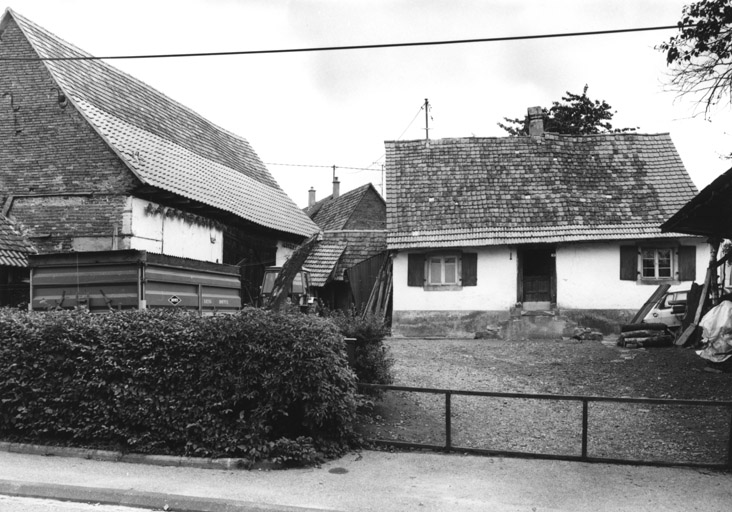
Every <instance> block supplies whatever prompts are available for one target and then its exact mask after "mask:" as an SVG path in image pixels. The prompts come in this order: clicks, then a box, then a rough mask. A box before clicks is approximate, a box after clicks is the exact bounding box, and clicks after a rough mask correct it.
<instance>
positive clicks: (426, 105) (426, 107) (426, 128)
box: [424, 98, 430, 140]
mask: <svg viewBox="0 0 732 512" xmlns="http://www.w3.org/2000/svg"><path fill="white" fill-rule="evenodd" d="M424 132H425V139H426V140H430V100H429V99H428V98H425V99H424Z"/></svg>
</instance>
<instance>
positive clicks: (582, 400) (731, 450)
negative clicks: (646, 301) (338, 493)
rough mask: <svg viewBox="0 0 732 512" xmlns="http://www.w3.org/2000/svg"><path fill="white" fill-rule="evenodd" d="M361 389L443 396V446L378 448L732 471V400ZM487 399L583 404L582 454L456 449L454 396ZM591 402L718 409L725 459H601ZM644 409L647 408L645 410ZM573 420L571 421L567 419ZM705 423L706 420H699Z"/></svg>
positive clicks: (390, 441) (371, 386)
mask: <svg viewBox="0 0 732 512" xmlns="http://www.w3.org/2000/svg"><path fill="white" fill-rule="evenodd" d="M360 387H361V389H362V390H369V389H371V390H383V391H386V392H387V393H388V392H407V393H421V394H429V395H442V396H443V397H444V440H445V443H444V445H436V444H430V443H426V442H405V441H400V440H396V439H368V441H369V442H372V443H374V444H377V445H386V446H395V447H403V448H427V449H433V450H440V451H447V452H450V451H455V452H463V453H475V454H481V455H504V456H513V457H532V458H543V459H556V460H570V461H583V462H606V463H619V464H638V465H652V466H692V467H708V468H720V469H732V401H712V400H675V399H656V398H630V397H622V398H611V397H602V396H579V395H552V394H523V393H494V392H485V391H464V390H453V389H433V388H416V387H408V386H387V385H379V384H360ZM455 396H465V397H484V398H500V399H506V400H516V399H522V400H531V401H533V400H537V401H551V402H574V403H577V404H581V436H580V446H579V454H577V455H573V454H566V453H563V454H558V453H539V452H534V451H514V450H504V449H500V448H496V449H494V448H491V447H488V448H475V447H470V446H456V445H454V444H453V397H455ZM590 403H598V404H600V403H611V404H628V405H629V406H630V407H639V408H645V407H648V406H666V407H672V408H676V407H689V406H691V407H697V408H716V409H717V410H718V411H720V410H721V411H722V414H724V415H725V417H726V421H727V423H728V424H727V427H726V428H727V432H726V433H725V434H723V435H726V457H725V458H724V461H723V462H698V461H671V460H663V459H658V458H656V459H655V460H647V459H642V458H623V457H599V456H592V455H590V454H589V453H588V433H589V432H591V429H590V414H589V409H590V407H589V405H590ZM642 410H645V409H642ZM564 420H565V421H567V422H568V421H570V418H564ZM699 423H700V424H703V420H701V419H700V420H699Z"/></svg>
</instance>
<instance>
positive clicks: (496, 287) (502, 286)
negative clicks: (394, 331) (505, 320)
mask: <svg viewBox="0 0 732 512" xmlns="http://www.w3.org/2000/svg"><path fill="white" fill-rule="evenodd" d="M462 251H463V252H476V253H478V285H477V286H463V287H462V289H460V290H454V291H426V290H424V289H423V288H422V287H421V286H407V261H408V254H409V252H404V251H402V252H399V253H397V255H396V256H395V257H394V267H393V268H394V270H393V272H394V279H393V282H394V290H393V297H394V299H393V300H394V303H393V305H394V311H504V310H506V311H507V310H508V309H509V308H510V307H511V306H513V305H514V304H515V303H516V252H515V251H514V250H512V249H509V248H508V247H481V248H463V249H462Z"/></svg>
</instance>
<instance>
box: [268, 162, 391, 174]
mask: <svg viewBox="0 0 732 512" xmlns="http://www.w3.org/2000/svg"><path fill="white" fill-rule="evenodd" d="M265 165H280V166H283V167H319V168H327V169H332V168H333V167H336V168H337V169H353V170H355V171H379V172H381V169H370V168H368V167H347V166H345V165H336V166H333V165H309V164H281V163H274V162H265Z"/></svg>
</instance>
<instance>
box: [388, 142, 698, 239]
mask: <svg viewBox="0 0 732 512" xmlns="http://www.w3.org/2000/svg"><path fill="white" fill-rule="evenodd" d="M386 150H387V151H386V173H387V189H388V190H389V191H390V192H389V193H390V195H389V201H388V203H387V227H388V230H389V233H390V234H389V237H388V245H389V247H390V248H395V249H396V248H404V247H429V246H441V245H442V246H451V245H466V244H474V245H493V244H506V243H531V242H540V241H544V242H556V241H578V240H599V239H618V238H639V237H645V238H647V237H655V236H660V235H661V233H660V229H659V226H660V224H661V223H662V222H663V221H664V220H665V219H666V218H668V217H669V216H670V215H672V214H673V213H674V212H676V210H678V208H679V207H680V206H682V205H683V204H684V203H685V202H686V201H688V200H689V199H690V198H691V197H693V195H694V194H695V193H696V188H695V187H694V185H693V183H692V182H691V179H690V178H689V176H688V174H687V173H686V170H685V169H684V167H683V164H682V163H681V160H680V158H679V157H678V154H677V153H676V149H675V147H674V145H673V143H672V142H671V139H670V137H669V136H668V135H667V134H660V135H640V134H605V135H589V136H565V135H556V134H545V135H544V136H543V137H541V138H539V139H537V138H531V137H503V138H463V139H441V140H430V141H422V140H420V141H400V142H387V143H386Z"/></svg>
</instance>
